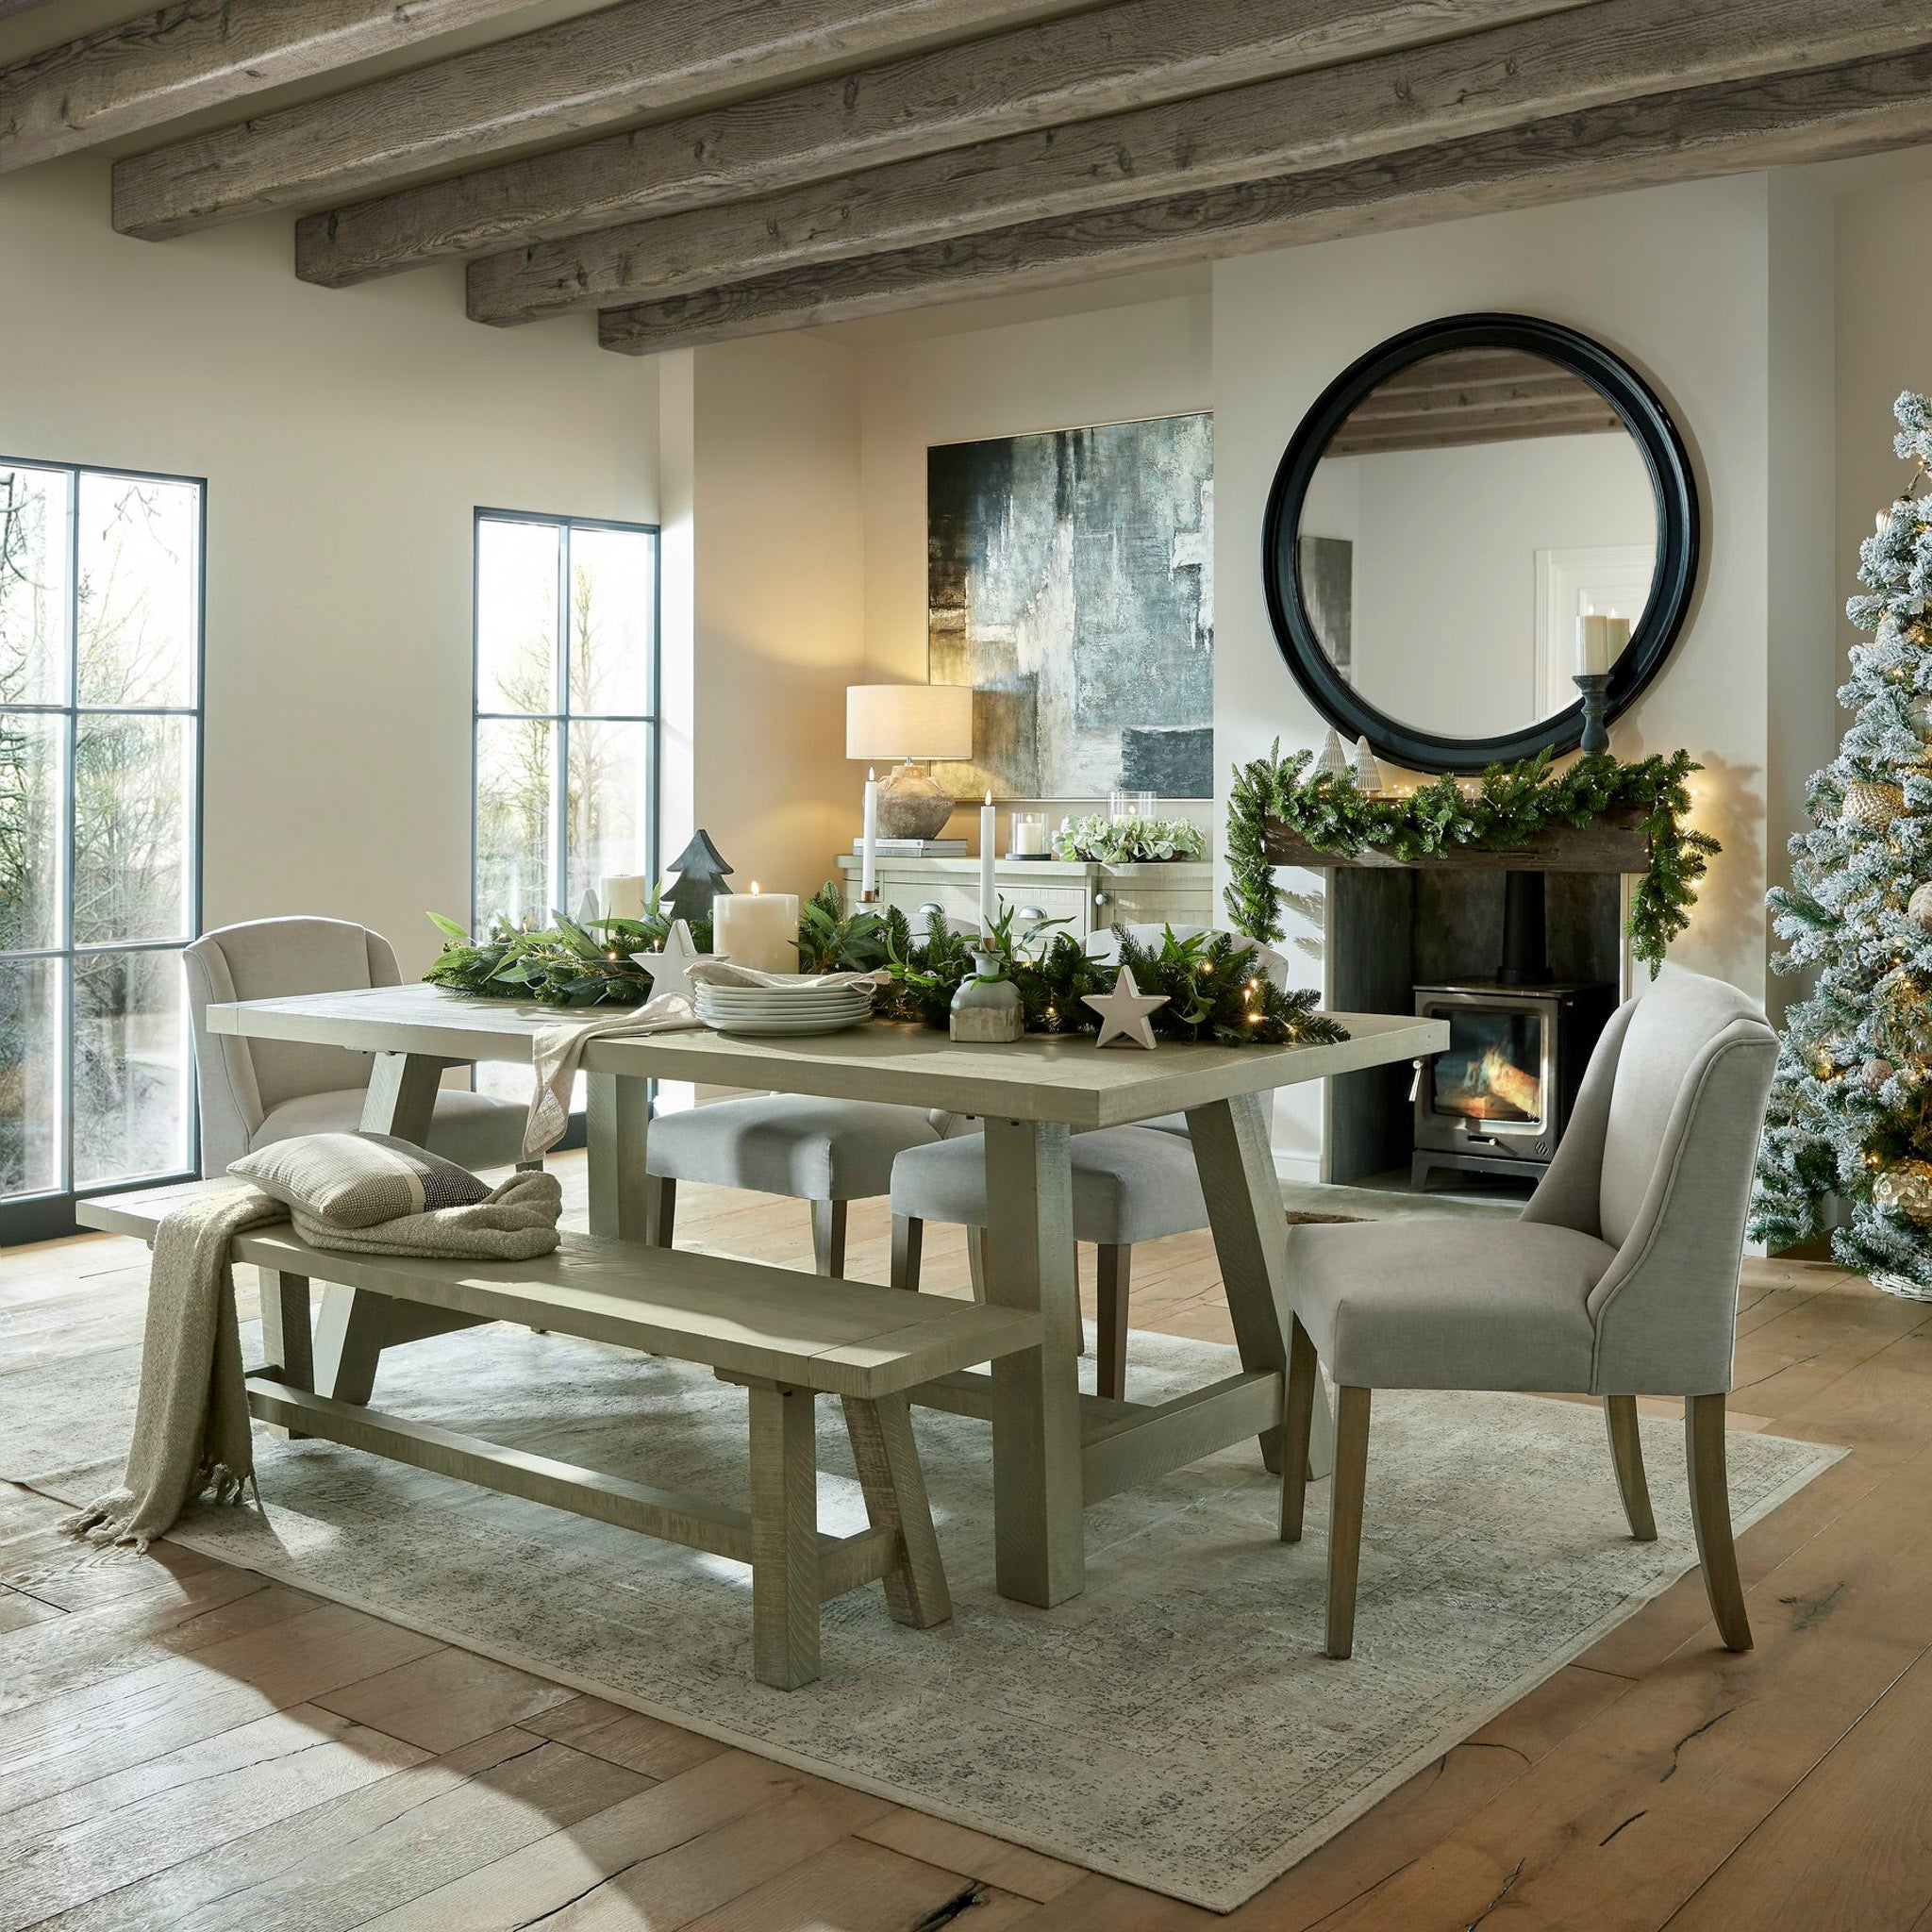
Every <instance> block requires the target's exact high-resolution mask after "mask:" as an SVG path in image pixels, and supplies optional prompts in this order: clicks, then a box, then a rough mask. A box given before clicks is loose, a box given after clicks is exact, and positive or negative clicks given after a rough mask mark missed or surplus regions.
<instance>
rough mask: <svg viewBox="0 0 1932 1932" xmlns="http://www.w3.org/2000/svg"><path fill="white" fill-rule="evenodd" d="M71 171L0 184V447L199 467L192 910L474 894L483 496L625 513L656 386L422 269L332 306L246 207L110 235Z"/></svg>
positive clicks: (393, 927)
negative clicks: (199, 698)
mask: <svg viewBox="0 0 1932 1932" xmlns="http://www.w3.org/2000/svg"><path fill="white" fill-rule="evenodd" d="M107 201H108V183H107V171H106V168H105V166H104V165H103V164H101V163H99V162H97V161H95V160H93V159H92V158H77V159H75V160H74V161H69V162H61V163H57V164H54V165H51V166H48V167H43V168H36V169H32V170H28V171H26V172H25V173H22V174H18V175H8V176H6V177H5V178H4V179H0V265H4V266H0V345H4V346H0V455H5V456H9V457H14V458H39V459H42V460H48V461H55V462H76V463H93V464H102V465H123V466H126V467H128V468H137V469H146V470H159V471H170V472H175V473H178V474H183V475H197V476H204V477H206V478H207V479H208V607H207V635H208V656H207V718H208V737H207V746H206V754H207V757H206V764H207V781H206V786H207V789H206V818H205V833H204V845H203V851H204V892H203V902H204V903H203V914H204V922H205V924H208V925H209V926H215V925H221V924H226V923H228V922H231V921H234V920H239V919H248V918H255V917H258V916H260V915H263V914H270V913H287V912H321V913H329V914H334V915H337V916H339V917H341V918H346V919H357V920H361V921H363V922H365V923H366V924H370V925H373V926H375V927H377V928H379V929H381V930H382V931H384V932H387V933H388V934H389V935H390V936H391V939H392V940H394V941H395V942H396V945H397V949H398V951H399V952H400V953H401V955H402V958H403V962H404V968H405V971H406V972H412V971H415V970H420V968H421V967H422V966H423V965H424V964H425V963H426V961H427V960H428V958H430V957H431V956H432V955H433V953H434V951H435V946H436V941H435V936H434V934H433V933H432V931H431V929H430V927H429V925H428V924H427V923H426V922H425V919H424V916H423V915H424V912H425V908H436V909H438V910H441V911H445V912H448V913H451V914H454V915H456V916H458V917H460V916H462V915H463V914H465V913H466V912H467V910H468V907H469V897H470V702H471V661H470V654H471V634H470V603H471V597H470V585H471V548H472V530H471V519H472V512H473V511H474V510H475V508H476V507H477V506H479V505H489V506H493V507H497V508H516V509H529V510H541V511H546V512H552V513H568V514H574V515H582V516H590V517H610V518H623V519H631V520H637V521H644V522H648V521H651V520H652V519H654V518H655V517H656V515H657V509H658V502H657V479H656V440H657V429H656V389H657V385H656V382H655V379H654V377H653V375H652V374H651V372H649V371H648V370H647V369H646V368H644V367H642V366H641V365H640V364H637V363H634V362H631V361H628V360H626V359H625V358H619V357H615V356H607V355H600V354H598V353H597V351H596V350H595V348H594V347H593V346H592V343H591V338H590V336H589V333H588V331H587V330H585V329H583V328H580V327H575V326H573V327H569V328H565V329H562V330H560V331H552V330H551V329H549V328H547V327H546V328H534V329H529V330H525V331H497V330H491V329H485V328H479V327H477V326H475V325H473V324H470V323H468V322H466V321H465V320H464V319H463V315H462V302H461V288H460V279H459V277H458V275H455V274H454V273H441V272H433V273H430V274H426V275H408V276H402V277H399V278H397V279H395V280H393V281H386V282H378V283H374V284H371V285H370V286H368V287H365V288H361V289H356V290H350V291H341V292H336V291H327V290H323V289H315V288H309V287H308V286H306V285H304V284H302V283H300V282H298V281H296V279H295V277H294V275H293V273H292V271H291V261H290V243H289V232H288V223H287V221H286V220H278V219H272V220H269V221H265V222H258V223H248V224H244V225H240V226H237V227H233V228H227V229H224V230H221V231H219V232H217V233H213V234H208V235H202V236H194V237H191V238H188V239H185V240H182V241H177V242H168V243H167V244H165V245H164V246H160V245H156V244H153V243H149V242H136V241H130V240H128V239H126V238H125V237H122V236H119V235H116V234H114V233H113V232H112V231H111V230H110V229H109V227H108V221H107Z"/></svg>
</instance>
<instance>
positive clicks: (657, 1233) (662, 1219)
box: [649, 1174, 677, 1248]
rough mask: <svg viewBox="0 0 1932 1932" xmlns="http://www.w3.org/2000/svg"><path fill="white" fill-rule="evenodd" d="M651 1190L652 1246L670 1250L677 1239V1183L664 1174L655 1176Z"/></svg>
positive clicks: (652, 1179)
mask: <svg viewBox="0 0 1932 1932" xmlns="http://www.w3.org/2000/svg"><path fill="white" fill-rule="evenodd" d="M650 1188H651V1206H650V1212H649V1219H650V1230H651V1245H652V1246H653V1247H654V1248H668V1247H671V1246H673V1245H674V1244H675V1241H676V1238H677V1183H676V1182H675V1181H674V1180H671V1179H669V1178H667V1177H666V1176H664V1175H662V1174H653V1175H652V1176H651V1182H650Z"/></svg>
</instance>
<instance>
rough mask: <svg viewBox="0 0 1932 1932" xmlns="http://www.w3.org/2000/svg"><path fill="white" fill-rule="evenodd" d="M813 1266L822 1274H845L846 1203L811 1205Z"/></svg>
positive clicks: (834, 1202) (821, 1202)
mask: <svg viewBox="0 0 1932 1932" xmlns="http://www.w3.org/2000/svg"><path fill="white" fill-rule="evenodd" d="M811 1258H812V1266H813V1267H814V1268H815V1269H816V1270H817V1272H818V1273H819V1274H828V1275H837V1276H842V1275H843V1274H844V1273H845V1203H844V1202H843V1201H814V1202H812V1204H811Z"/></svg>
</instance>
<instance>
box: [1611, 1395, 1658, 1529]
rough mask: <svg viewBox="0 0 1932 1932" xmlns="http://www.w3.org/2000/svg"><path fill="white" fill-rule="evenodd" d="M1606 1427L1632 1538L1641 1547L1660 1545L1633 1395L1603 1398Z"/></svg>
mask: <svg viewBox="0 0 1932 1932" xmlns="http://www.w3.org/2000/svg"><path fill="white" fill-rule="evenodd" d="M1604 1425H1605V1427H1606V1428H1607V1430H1608V1431H1609V1436H1610V1461H1611V1463H1612V1464H1613V1465H1614V1466H1615V1468H1616V1472H1617V1491H1618V1493H1619V1494H1620V1495H1621V1496H1622V1497H1623V1498H1624V1516H1625V1517H1626V1518H1627V1519H1628V1520H1629V1524H1630V1534H1631V1535H1632V1536H1633V1537H1635V1538H1636V1539H1637V1541H1639V1542H1641V1543H1654V1542H1656V1541H1657V1518H1656V1517H1655V1516H1653V1515H1652V1514H1651V1513H1650V1484H1649V1482H1648V1481H1647V1480H1646V1479H1645V1477H1644V1474H1643V1438H1642V1436H1641V1433H1640V1432H1639V1430H1638V1426H1637V1398H1636V1396H1634V1395H1606V1396H1605V1397H1604Z"/></svg>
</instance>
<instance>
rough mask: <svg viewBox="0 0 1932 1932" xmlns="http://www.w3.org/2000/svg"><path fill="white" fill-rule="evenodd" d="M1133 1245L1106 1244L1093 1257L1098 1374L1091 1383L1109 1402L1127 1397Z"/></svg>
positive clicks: (1119, 1400) (1122, 1400)
mask: <svg viewBox="0 0 1932 1932" xmlns="http://www.w3.org/2000/svg"><path fill="white" fill-rule="evenodd" d="M1133 1258H1134V1251H1133V1249H1132V1248H1124V1247H1114V1246H1109V1245H1107V1244H1105V1243H1103V1245H1102V1246H1101V1249H1100V1252H1099V1254H1098V1256H1097V1257H1095V1266H1094V1276H1095V1285H1096V1287H1097V1288H1098V1290H1099V1304H1100V1322H1099V1324H1098V1325H1099V1329H1100V1373H1099V1375H1098V1377H1097V1378H1096V1380H1095V1383H1094V1386H1095V1387H1096V1388H1097V1389H1098V1390H1099V1391H1100V1392H1101V1394H1103V1395H1105V1396H1107V1397H1108V1400H1109V1401H1113V1402H1124V1401H1125V1400H1126V1399H1127V1296H1128V1292H1129V1290H1128V1279H1129V1270H1130V1268H1131V1266H1132V1263H1133Z"/></svg>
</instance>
